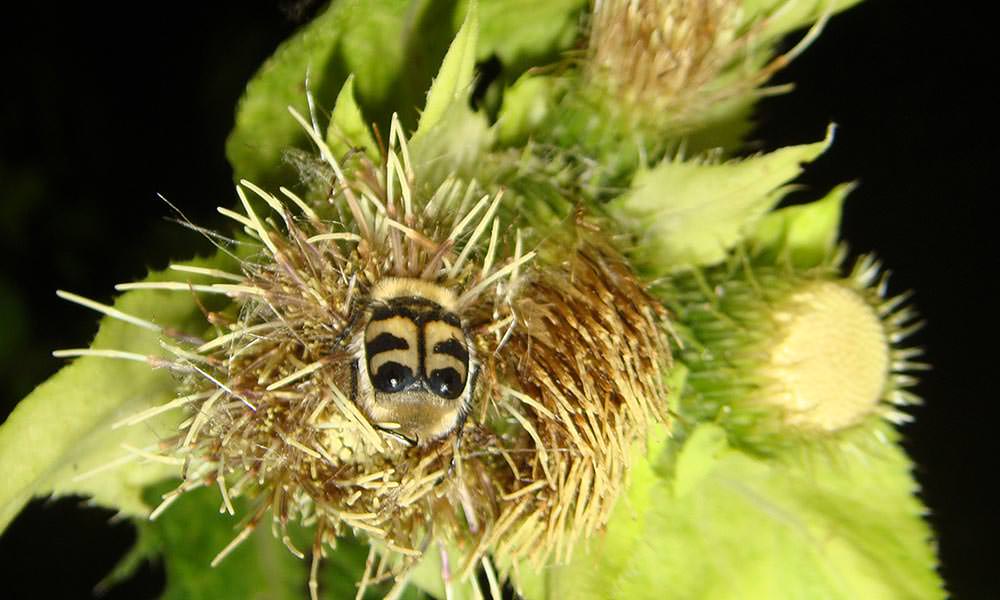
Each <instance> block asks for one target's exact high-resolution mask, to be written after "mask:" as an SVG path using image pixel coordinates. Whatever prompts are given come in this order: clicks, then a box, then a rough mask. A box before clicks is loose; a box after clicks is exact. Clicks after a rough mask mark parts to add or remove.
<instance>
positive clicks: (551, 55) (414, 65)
mask: <svg viewBox="0 0 1000 600" xmlns="http://www.w3.org/2000/svg"><path fill="white" fill-rule="evenodd" d="M514 4H515V5H514V6H512V3H511V2H508V1H506V0H486V1H480V2H479V3H478V6H479V12H480V13H481V14H482V16H483V21H485V22H488V25H487V26H485V27H484V28H483V30H482V34H481V35H479V36H478V37H477V36H476V35H475V33H474V32H471V31H470V32H469V34H471V36H472V38H473V39H477V40H478V41H477V42H475V43H473V44H471V45H470V48H469V52H464V53H462V54H463V58H462V59H461V60H458V59H456V60H457V61H458V63H461V64H462V65H463V69H464V71H463V73H464V74H465V75H463V76H464V77H465V81H464V83H463V86H464V88H465V96H464V97H465V98H467V97H468V92H471V89H468V87H469V83H470V82H471V81H472V79H471V75H472V66H473V65H474V64H475V60H476V59H477V58H479V59H485V58H488V57H490V56H492V55H494V54H495V55H497V56H498V57H499V58H500V60H502V61H503V63H504V77H505V78H507V79H510V80H513V78H514V77H516V76H517V75H518V74H519V73H520V71H519V70H523V69H526V68H528V66H531V65H534V64H538V62H539V61H541V62H547V61H552V60H554V59H555V58H556V57H557V56H558V51H559V50H561V49H564V48H566V47H568V46H569V44H571V43H572V41H573V39H574V37H575V34H576V28H575V25H576V22H577V19H578V15H579V13H580V11H581V9H582V8H583V7H584V6H585V2H583V1H582V0H572V1H569V0H559V1H558V2H552V3H549V2H534V1H533V0H518V2H516V3H514ZM468 6H469V5H468V3H467V2H457V1H456V0H419V1H415V2H409V1H406V0H381V1H378V2H373V1H366V0H341V1H338V2H331V3H330V6H329V8H327V9H326V10H325V11H324V12H323V13H322V14H320V15H319V16H318V17H316V19H315V20H313V21H312V22H311V23H309V24H308V25H307V26H305V27H304V28H303V29H302V30H301V31H300V32H298V33H297V34H295V36H293V37H292V38H291V39H289V40H288V41H286V42H285V43H284V44H282V45H281V47H279V48H278V50H277V51H276V52H275V53H274V55H273V56H272V57H271V58H270V59H268V61H267V62H266V63H265V64H264V65H263V66H262V67H261V69H260V70H259V71H258V72H257V74H256V75H254V77H253V79H252V80H251V81H250V83H249V84H248V85H247V89H246V92H245V94H244V95H243V98H242V99H241V100H240V103H239V106H238V108H237V111H236V125H235V127H234V129H233V131H232V133H231V134H230V136H229V139H228V141H227V143H226V155H227V156H228V157H229V162H230V163H231V164H232V166H233V171H234V175H235V179H236V180H237V181H239V180H240V179H249V180H251V181H254V182H255V183H257V184H258V185H263V186H265V187H276V186H278V185H287V184H288V183H289V182H290V181H294V180H295V177H296V174H295V173H294V172H293V170H292V169H291V168H290V167H288V166H287V165H284V164H283V161H282V157H283V154H284V152H285V151H286V150H288V149H289V148H307V147H308V145H307V141H306V136H305V134H304V133H303V132H302V129H301V127H299V125H298V124H297V123H296V122H295V121H294V120H292V119H289V118H288V107H290V106H291V107H295V108H296V110H298V111H299V112H300V113H302V114H308V106H307V102H306V98H305V94H304V93H303V86H304V85H305V82H306V76H307V75H308V76H309V86H310V89H311V91H312V92H313V94H314V97H315V98H316V103H317V113H318V115H317V118H319V119H322V120H323V121H325V120H326V118H327V117H326V116H325V115H326V114H327V111H329V107H330V103H332V102H333V101H334V99H335V98H337V97H338V91H340V90H341V89H342V88H343V86H344V84H345V82H346V81H347V78H348V76H349V75H350V74H352V73H353V74H356V75H357V76H358V77H357V80H356V85H355V86H354V87H355V90H354V91H355V96H356V98H357V106H358V108H359V110H360V113H361V115H362V117H363V119H364V121H363V122H364V123H365V124H366V125H368V124H372V123H374V124H376V125H377V126H378V127H379V129H380V131H381V132H382V134H383V135H387V132H388V126H389V121H390V117H391V115H392V114H393V113H398V114H399V117H400V119H401V122H402V123H403V125H404V127H405V128H406V129H407V131H412V130H413V129H414V128H415V127H416V123H417V120H418V113H417V108H418V107H420V106H424V96H425V94H426V93H427V90H428V88H429V87H430V83H431V80H432V77H434V75H435V74H436V73H437V72H438V69H439V67H440V66H441V59H442V57H444V55H445V52H446V51H447V50H448V48H449V44H450V43H451V42H452V40H453V38H454V37H455V33H456V30H457V29H458V25H459V24H460V23H462V22H463V21H464V19H465V17H466V13H467V9H468ZM525 23H528V24H530V26H527V27H525V26H523V25H524V24H525ZM473 48H474V49H475V50H474V51H473V50H472V49H473ZM457 67H458V65H456V68H457ZM454 84H455V81H452V82H451V85H454ZM452 91H453V92H454V91H456V90H452ZM438 102H443V98H442V100H441V101H435V103H434V104H433V105H431V106H430V108H431V111H432V116H433V119H432V120H438V119H439V118H440V117H441V113H442V107H439V106H438V105H437V103H438ZM420 118H421V119H424V118H425V117H420ZM323 121H321V125H322V123H323ZM428 125H429V124H428ZM359 141H360V140H359Z"/></svg>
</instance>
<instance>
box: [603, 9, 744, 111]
mask: <svg viewBox="0 0 1000 600" xmlns="http://www.w3.org/2000/svg"><path fill="white" fill-rule="evenodd" d="M741 4H742V3H740V2H737V1H734V0H625V1H615V0H611V1H608V0H598V1H597V2H595V3H594V9H593V16H592V21H591V27H590V35H589V40H588V45H587V62H586V77H587V79H588V80H589V81H590V83H591V84H593V85H596V86H597V87H598V88H600V89H601V91H602V93H603V94H607V95H608V96H610V97H611V98H614V99H616V100H617V102H618V106H619V109H620V110H621V112H622V113H624V114H629V115H634V117H635V118H636V119H639V120H647V121H648V120H652V119H654V118H670V119H674V120H677V121H681V120H683V119H684V117H685V115H686V113H688V112H689V111H691V110H695V109H696V108H698V106H699V104H700V103H703V102H704V101H705V98H702V97H701V96H703V95H704V94H706V93H707V91H708V90H707V89H706V88H707V86H708V85H709V84H711V83H712V82H713V80H715V78H716V77H718V75H719V74H720V72H721V71H722V69H723V68H724V67H726V66H728V65H729V63H730V62H732V60H733V59H734V58H735V57H736V56H737V54H738V52H739V51H740V50H741V49H743V48H745V44H746V40H745V39H743V40H741V39H740V33H739V26H740V24H741V13H742V11H741ZM705 105H707V103H705ZM654 115H662V116H656V117H654Z"/></svg>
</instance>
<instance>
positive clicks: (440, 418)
mask: <svg viewBox="0 0 1000 600" xmlns="http://www.w3.org/2000/svg"><path fill="white" fill-rule="evenodd" d="M355 352H356V357H355V365H354V373H353V379H354V381H353V386H352V387H353V388H354V397H355V402H357V403H358V405H359V406H360V407H361V408H362V410H364V411H365V413H366V414H367V416H368V418H369V419H371V420H372V421H373V422H376V423H386V422H388V423H394V424H398V426H399V428H398V429H397V430H396V431H395V433H397V434H398V435H400V436H402V437H403V438H405V439H406V440H408V441H409V442H410V443H411V444H414V445H417V444H420V443H426V442H430V441H433V440H436V439H439V438H441V437H443V436H445V435H447V434H448V433H451V432H452V431H454V430H456V429H460V428H461V425H462V424H463V423H464V421H465V418H466V416H467V415H468V413H469V407H470V406H471V404H472V397H473V394H474V393H475V387H476V376H477V374H478V369H479V367H478V364H477V363H476V359H475V356H474V353H473V350H472V345H471V344H470V342H469V336H468V334H467V333H466V331H465V329H464V327H463V324H462V320H461V318H460V317H459V315H458V314H457V298H456V296H455V294H454V293H453V292H451V291H450V290H448V289H447V288H444V287H441V286H438V285H435V284H433V283H431V282H428V281H424V280H420V279H411V278H395V277H393V278H387V279H384V280H382V281H380V282H379V284H378V285H377V286H376V288H375V289H374V290H373V292H372V295H371V306H370V308H369V311H368V321H367V323H366V326H365V327H364V328H363V330H361V331H360V332H359V335H358V337H357V339H356V342H355Z"/></svg>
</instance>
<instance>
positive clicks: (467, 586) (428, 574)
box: [410, 546, 489, 600]
mask: <svg viewBox="0 0 1000 600" xmlns="http://www.w3.org/2000/svg"><path fill="white" fill-rule="evenodd" d="M447 553H448V562H449V567H450V570H451V573H452V574H454V572H455V570H456V569H457V565H459V564H460V561H462V560H464V555H463V553H462V552H460V551H459V550H458V549H456V548H449V549H447ZM441 558H442V556H441V547H440V546H432V547H431V548H430V549H429V550H428V551H427V553H426V554H425V555H424V557H423V558H422V559H421V560H420V563H419V564H418V565H417V566H416V567H415V568H414V569H413V571H411V573H410V583H412V584H413V585H414V586H415V587H416V588H417V589H420V590H423V591H424V592H426V593H427V594H429V595H430V596H431V597H434V598H447V599H448V600H475V599H476V598H481V597H482V596H481V595H479V594H478V593H477V592H476V585H475V583H474V582H473V581H472V580H471V578H470V579H468V580H465V581H452V582H451V585H450V586H449V588H448V589H446V588H445V583H444V575H443V573H444V569H443V568H442V566H441ZM486 597H487V598H488V597H489V591H486Z"/></svg>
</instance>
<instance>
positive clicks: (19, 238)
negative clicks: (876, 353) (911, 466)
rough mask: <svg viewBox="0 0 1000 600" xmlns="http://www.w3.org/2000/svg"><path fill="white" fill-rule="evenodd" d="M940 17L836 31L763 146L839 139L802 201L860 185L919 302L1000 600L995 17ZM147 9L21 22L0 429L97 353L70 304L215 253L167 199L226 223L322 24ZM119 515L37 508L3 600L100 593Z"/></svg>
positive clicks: (4, 141)
mask: <svg viewBox="0 0 1000 600" xmlns="http://www.w3.org/2000/svg"><path fill="white" fill-rule="evenodd" d="M938 4H939V3H936V2H907V1H903V0H899V1H893V0H881V1H879V0H869V1H868V2H866V3H865V4H863V5H862V6H859V7H855V8H854V9H852V10H850V11H849V12H848V13H845V14H843V15H840V16H837V17H835V18H834V19H833V20H832V22H831V23H830V25H829V26H828V28H827V31H826V32H825V33H824V35H823V36H822V37H821V38H820V39H819V40H818V41H817V42H816V43H815V44H814V45H813V46H812V47H811V48H810V49H809V50H808V51H807V52H806V54H805V55H804V56H803V57H801V58H800V59H799V60H798V61H797V62H796V63H794V64H793V65H792V66H791V67H790V68H789V69H787V70H786V71H785V72H783V73H782V74H781V75H780V76H779V77H778V81H779V82H786V81H794V82H796V83H797V86H798V87H797V89H796V91H794V92H793V93H791V94H788V95H786V96H782V97H778V98H774V99H770V100H768V101H766V102H764V103H763V105H762V107H761V109H760V110H759V112H758V122H759V124H760V125H759V128H758V130H757V131H756V132H755V134H754V136H753V137H754V139H757V140H760V141H761V142H762V143H763V146H762V147H764V148H774V147H777V146H780V145H785V144H791V143H803V142H809V141H814V140H816V139H819V138H820V137H821V136H822V133H823V131H824V129H825V127H826V124H827V123H828V122H829V121H835V122H836V123H838V125H839V129H838V132H837V140H836V143H835V144H834V146H833V148H832V149H831V150H830V151H829V152H828V153H827V154H826V155H825V156H824V157H822V158H821V159H820V160H819V161H818V162H817V163H815V164H814V165H813V166H812V167H811V168H810V169H809V172H808V173H807V174H806V175H805V176H804V177H803V179H802V181H803V183H805V184H806V185H808V186H809V189H811V190H813V191H814V192H815V195H818V194H819V193H820V192H822V191H825V190H826V189H828V188H830V187H831V186H832V185H834V184H836V183H839V182H841V181H846V180H860V182H861V186H860V187H859V188H858V189H857V190H856V191H855V192H854V193H853V194H852V196H851V197H850V198H849V201H848V204H847V209H846V215H845V223H844V229H845V232H844V235H845V238H846V239H847V240H849V241H850V243H851V247H852V250H853V251H854V252H855V253H863V252H867V251H871V250H877V251H878V254H879V256H880V257H882V258H883V259H884V261H885V263H886V264H887V265H888V266H889V267H890V268H891V270H892V271H893V277H892V280H891V281H892V285H891V290H892V291H893V292H901V291H904V290H908V289H913V290H916V300H915V302H916V305H917V306H918V308H919V309H920V311H921V313H922V314H923V315H924V317H925V318H926V319H927V321H928V325H927V327H926V328H925V329H924V330H923V331H922V332H920V333H919V334H918V335H917V336H916V337H915V338H914V340H913V341H914V342H915V343H916V344H918V345H921V346H924V347H926V348H927V359H928V360H929V362H931V363H932V364H933V365H934V367H935V368H934V370H933V371H932V372H930V373H928V374H927V375H926V376H925V377H923V381H922V383H921V384H920V386H919V388H918V390H917V391H918V392H919V394H920V395H921V396H923V397H925V398H926V399H927V403H926V404H925V405H924V406H922V407H918V408H914V409H912V411H911V412H912V413H913V414H914V415H915V417H916V422H915V423H913V424H910V425H907V426H905V427H904V428H903V434H904V436H905V438H906V442H905V444H906V447H907V449H908V450H909V452H910V454H911V456H913V458H914V460H915V462H916V463H917V468H916V476H917V479H918V481H919V482H920V485H921V487H922V491H921V496H922V497H923V499H924V501H925V502H926V503H927V504H928V506H929V507H930V509H931V515H930V519H931V522H932V524H933V526H934V528H935V529H936V530H937V532H938V540H939V546H940V555H941V569H942V572H943V574H944V577H945V580H946V581H947V584H948V587H949V589H950V590H951V592H952V593H953V595H954V596H955V597H956V598H976V597H989V596H992V595H993V594H995V593H996V590H997V586H996V585H995V582H996V579H997V578H996V575H995V570H996V567H995V566H994V564H993V563H994V562H995V559H994V553H993V552H991V551H990V550H991V547H990V546H988V545H987V543H986V539H985V538H987V537H988V536H996V535H998V534H1000V530H998V528H997V518H996V514H995V512H994V511H993V510H992V508H993V504H994V502H995V499H996V494H995V493H994V492H990V491H989V489H992V487H993V478H994V477H995V473H996V466H997V460H996V455H997V448H996V445H995V444H994V443H993V442H994V435H995V434H994V432H995V431H996V430H997V428H998V427H1000V423H998V421H997V414H996V409H995V407H994V406H995V402H996V400H995V397H996V394H995V391H994V389H993V388H992V387H991V386H990V385H989V384H991V383H993V382H994V380H995V373H996V372H995V371H993V370H992V369H993V368H995V367H994V362H995V361H996V360H997V356H998V355H1000V352H997V351H996V350H995V349H994V348H995V347H997V344H998V342H997V333H998V328H997V327H996V318H997V314H996V309H995V295H994V293H993V290H994V289H995V288H996V282H995V275H996V268H997V264H998V262H997V257H996V254H995V253H994V252H993V251H992V250H993V248H992V246H993V244H991V243H990V242H991V241H992V240H988V238H987V236H989V235H990V234H991V233H992V232H991V231H990V224H991V223H990V221H991V219H990V217H989V216H988V215H989V214H991V213H992V211H991V210H990V209H991V208H992V206H991V204H992V203H993V202H995V197H996V196H995V194H994V193H992V190H987V189H985V188H986V182H987V181H990V180H992V179H993V178H995V177H996V176H997V168H996V166H995V163H994V157H993V153H992V152H991V151H992V149H993V146H994V144H995V143H996V139H997V138H996V132H995V129H994V128H993V127H992V119H993V118H995V115H996V114H997V108H996V107H997V105H996V104H994V103H993V100H994V99H995V98H994V97H991V96H989V95H988V94H993V93H992V92H987V90H986V86H985V83H986V82H989V81H990V80H991V79H992V78H993V77H994V76H995V74H996V71H997V69H996V67H995V66H994V65H992V64H989V63H988V60H989V59H992V57H990V56H987V55H984V54H983V53H984V52H988V50H987V49H986V48H985V43H984V42H979V41H978V40H980V39H983V38H982V36H981V35H980V34H978V33H977V31H976V29H977V26H976V24H977V22H979V21H980V19H978V18H977V17H976V16H975V15H972V14H968V13H961V14H959V13H955V12H947V13H946V12H944V11H943V10H940V9H935V8H934V6H936V5H938ZM145 6H146V5H142V4H134V5H132V8H131V9H114V8H110V7H105V6H98V5H95V4H94V3H87V6H86V7H73V8H66V7H60V6H57V5H45V4H33V5H30V6H29V5H23V6H21V8H22V9H25V8H27V9H29V10H31V11H34V12H33V14H23V15H21V16H19V17H17V18H12V17H10V16H9V15H5V16H4V17H3V18H2V19H0V35H2V38H0V39H2V43H3V53H2V54H0V57H2V58H0V60H2V63H0V65H2V79H0V81H2V84H0V256H2V263H0V264H2V269H0V419H4V418H6V415H7V414H8V412H9V411H10V410H11V409H12V408H13V406H14V404H15V403H16V402H17V400H18V399H19V398H21V397H23V396H24V395H26V394H27V393H28V392H30V391H31V389H32V388H33V387H34V386H35V385H37V384H38V383H40V382H42V381H43V380H44V379H45V378H46V377H48V376H49V375H51V374H52V373H53V372H55V371H56V370H57V369H58V368H59V366H60V361H58V360H56V359H53V358H51V356H50V351H51V350H52V349H54V348H65V347H77V346H82V345H86V344H87V342H88V341H89V339H90V337H91V336H92V335H93V332H94V330H95V324H96V321H95V318H94V317H93V316H92V315H91V314H88V313H87V312H86V311H85V310H84V309H82V308H80V307H77V306H75V305H72V304H69V303H67V302H63V301H60V300H58V299H57V298H56V296H55V294H54V290H55V289H56V288H65V289H69V290H73V291H76V292H78V293H81V294H83V295H85V296H88V297H91V298H96V299H99V300H102V301H110V300H111V291H112V287H113V285H114V284H115V283H117V282H122V281H130V280H133V279H136V278H139V277H142V276H143V275H144V274H145V272H146V270H147V268H154V269H161V268H163V267H164V266H165V265H166V264H167V261H168V259H170V258H183V257H186V256H189V255H190V254H191V253H192V248H200V249H202V252H207V249H206V248H205V246H204V242H203V241H202V240H201V239H200V238H199V237H198V236H196V235H195V234H192V233H189V232H186V231H185V230H183V229H181V228H180V227H178V226H177V225H175V224H173V223H169V222H167V221H165V220H164V217H166V216H168V215H169V209H168V208H167V207H166V206H165V205H164V204H163V203H162V202H160V201H159V200H157V199H156V196H155V195H156V193H158V192H159V193H163V194H164V195H165V196H167V197H168V198H169V199H171V201H172V202H174V203H175V204H177V205H178V206H180V207H182V209H183V210H184V211H185V212H186V213H187V214H188V216H189V217H190V218H191V219H192V220H193V221H194V222H197V223H199V224H203V225H207V226H209V227H213V226H216V227H221V226H222V222H221V220H220V218H219V217H218V215H216V214H215V211H214V208H215V206H217V205H223V206H227V205H230V204H231V203H232V201H233V192H232V186H231V184H230V179H231V174H230V171H229V167H228V165H227V163H226V160H225V156H224V152H223V145H224V141H225V137H226V135H227V133H228V131H229V130H230V128H231V127H232V123H233V117H232V115H233V109H234V107H235V104H236V100H237V98H238V97H239V95H240V93H241V90H242V86H243V85H244V83H245V82H246V81H247V80H248V79H249V77H250V76H251V75H252V74H253V72H254V71H255V70H256V68H257V66H258V65H259V64H260V63H261V62H262V61H263V60H264V59H265V58H266V57H267V56H268V55H269V54H270V53H271V52H272V51H273V49H274V48H275V46H276V45H277V44H278V43H279V42H280V41H281V40H283V39H285V38H286V37H287V36H288V35H290V34H291V33H292V32H293V31H294V30H295V28H296V27H297V24H298V23H299V22H301V19H303V18H308V16H309V14H310V12H311V11H314V10H315V9H316V7H315V6H311V5H309V4H306V5H305V6H303V5H300V4H296V3H285V4H280V3H278V2H237V1H226V2H212V3H184V2H176V3H158V4H156V5H155V7H156V12H155V14H154V13H147V12H145V10H143V8H142V7H145ZM151 6H152V5H151ZM941 6H944V4H943V3H942V4H941ZM949 10H951V11H954V10H955V9H949ZM297 12H298V13H301V14H298V15H296V14H295V13H297ZM977 44H982V46H983V47H980V46H979V45H977ZM994 235H995V234H994ZM2 476H3V474H0V477H2ZM109 517H110V513H109V512H107V511H102V510H97V509H82V508H80V502H79V501H78V500H74V499H64V500H60V501H57V502H48V503H45V502H34V503H32V505H30V506H29V507H28V509H26V511H25V512H23V513H22V515H21V516H20V517H19V518H18V519H17V520H16V521H15V522H14V523H13V524H12V525H11V527H10V529H9V530H8V531H7V532H6V533H4V534H3V536H2V537H0V570H2V572H3V577H2V578H0V590H7V591H9V590H18V589H29V590H33V592H34V593H35V594H36V595H37V597H54V598H77V597H86V596H87V594H88V593H89V590H91V589H92V588H93V586H94V584H95V583H96V581H97V580H98V579H99V578H100V577H101V576H102V575H103V574H104V573H106V572H107V571H108V570H110V568H111V567H112V566H113V565H114V564H115V563H116V561H117V560H118V558H119V556H120V555H121V554H122V553H123V552H124V551H125V550H126V548H128V547H129V545H130V543H131V540H132V536H133V534H132V531H131V528H130V526H129V525H127V524H116V525H108V519H109ZM162 580H163V575H162V571H161V570H159V569H158V568H157V567H156V566H146V567H144V568H143V569H142V570H140V572H139V574H138V575H137V576H136V577H134V578H132V579H131V580H130V581H128V582H127V583H126V584H125V586H124V587H122V588H119V589H116V590H114V591H113V592H111V593H109V594H108V595H107V596H106V597H108V598H146V597H154V596H155V595H156V593H157V590H158V589H160V586H162ZM0 595H2V596H5V597H6V596H7V594H6V593H5V592H3V591H0Z"/></svg>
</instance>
